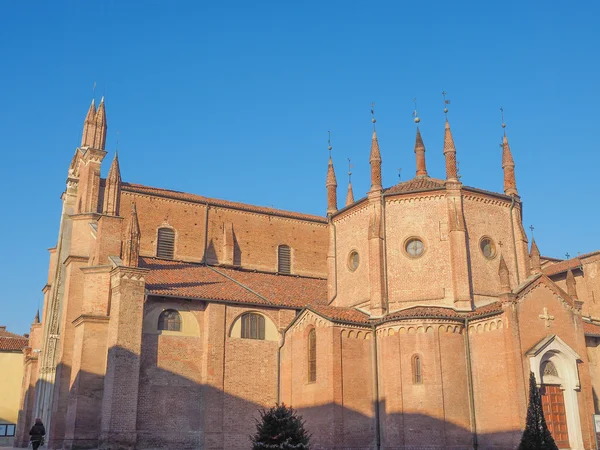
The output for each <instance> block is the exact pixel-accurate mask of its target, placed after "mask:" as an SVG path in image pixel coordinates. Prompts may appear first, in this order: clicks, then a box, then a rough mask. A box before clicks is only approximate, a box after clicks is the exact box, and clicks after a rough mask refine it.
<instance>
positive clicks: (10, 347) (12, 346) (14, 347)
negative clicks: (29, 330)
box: [0, 329, 29, 351]
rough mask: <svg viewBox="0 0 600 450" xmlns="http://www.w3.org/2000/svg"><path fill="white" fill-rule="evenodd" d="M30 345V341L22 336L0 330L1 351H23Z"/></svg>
mask: <svg viewBox="0 0 600 450" xmlns="http://www.w3.org/2000/svg"><path fill="white" fill-rule="evenodd" d="M28 345H29V339H28V338H26V337H25V336H22V335H20V334H16V333H11V332H10V331H6V330H5V329H0V351H21V350H23V348H25V347H27V346H28Z"/></svg>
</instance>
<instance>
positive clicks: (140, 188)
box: [121, 183, 327, 223]
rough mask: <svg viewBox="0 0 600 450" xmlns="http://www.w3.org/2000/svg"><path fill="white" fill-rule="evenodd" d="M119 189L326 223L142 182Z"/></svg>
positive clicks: (322, 220)
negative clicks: (147, 184) (145, 184)
mask: <svg viewBox="0 0 600 450" xmlns="http://www.w3.org/2000/svg"><path fill="white" fill-rule="evenodd" d="M121 189H122V190H123V191H126V192H134V193H137V194H145V195H154V196H158V197H166V198H172V199H176V200H184V201H188V202H192V203H203V204H205V203H208V204H210V205H213V206H221V207H223V208H232V209H240V210H243V211H251V212H256V213H260V214H269V215H274V216H280V217H288V218H290V219H300V220H308V221H311V222H319V223H327V218H326V217H322V216H315V215H312V214H303V213H298V212H293V211H284V210H282V209H275V208H267V207H265V206H255V205H248V204H246V203H238V202H230V201H228V200H220V199H216V198H209V197H203V196H201V195H196V194H187V193H185V192H181V191H172V190H170V189H161V188H155V187H150V186H144V185H142V184H134V183H121Z"/></svg>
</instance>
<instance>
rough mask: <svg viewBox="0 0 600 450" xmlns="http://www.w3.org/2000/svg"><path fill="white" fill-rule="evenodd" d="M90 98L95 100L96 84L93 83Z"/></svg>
mask: <svg viewBox="0 0 600 450" xmlns="http://www.w3.org/2000/svg"><path fill="white" fill-rule="evenodd" d="M92 98H96V82H95V81H94V86H92Z"/></svg>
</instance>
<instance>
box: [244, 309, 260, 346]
mask: <svg viewBox="0 0 600 450" xmlns="http://www.w3.org/2000/svg"><path fill="white" fill-rule="evenodd" d="M242 338H244V339H260V340H264V339H265V318H264V317H263V316H261V315H260V314H256V313H246V314H244V315H242Z"/></svg>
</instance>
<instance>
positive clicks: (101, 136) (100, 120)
mask: <svg viewBox="0 0 600 450" xmlns="http://www.w3.org/2000/svg"><path fill="white" fill-rule="evenodd" d="M106 128H107V126H106V110H105V108H104V97H102V100H100V104H99V105H98V111H97V112H96V135H95V137H94V148H98V149H100V150H104V145H105V143H106Z"/></svg>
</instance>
